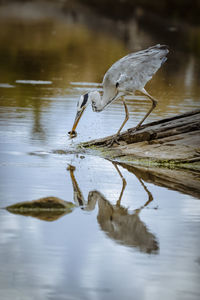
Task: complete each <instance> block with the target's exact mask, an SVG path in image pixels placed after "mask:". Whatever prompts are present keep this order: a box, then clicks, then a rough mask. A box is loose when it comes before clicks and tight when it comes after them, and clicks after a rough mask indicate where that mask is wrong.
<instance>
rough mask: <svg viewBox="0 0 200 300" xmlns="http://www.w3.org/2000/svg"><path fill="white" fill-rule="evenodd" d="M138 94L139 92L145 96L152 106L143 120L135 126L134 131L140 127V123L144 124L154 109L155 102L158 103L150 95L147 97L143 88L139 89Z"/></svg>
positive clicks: (147, 94)
mask: <svg viewBox="0 0 200 300" xmlns="http://www.w3.org/2000/svg"><path fill="white" fill-rule="evenodd" d="M140 92H141V93H142V94H144V95H145V96H147V97H148V98H149V99H150V100H151V102H152V106H151V108H150V109H149V111H148V112H147V113H146V115H145V116H144V118H143V119H142V120H141V121H140V122H139V123H138V124H137V126H136V127H135V129H138V128H139V127H140V126H141V125H142V123H143V122H144V120H146V118H147V117H148V116H149V115H150V113H151V112H152V110H153V109H154V108H155V107H156V105H157V102H158V101H157V100H156V99H154V98H153V97H152V96H151V95H149V93H148V92H147V91H146V90H145V89H144V88H143V89H141V90H140Z"/></svg>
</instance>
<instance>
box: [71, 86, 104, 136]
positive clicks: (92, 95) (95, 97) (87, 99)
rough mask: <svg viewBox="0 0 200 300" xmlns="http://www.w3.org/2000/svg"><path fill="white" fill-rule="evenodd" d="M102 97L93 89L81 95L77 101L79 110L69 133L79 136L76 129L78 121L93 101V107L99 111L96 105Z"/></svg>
mask: <svg viewBox="0 0 200 300" xmlns="http://www.w3.org/2000/svg"><path fill="white" fill-rule="evenodd" d="M100 99H101V97H100V94H99V92H97V91H92V92H89V93H87V94H85V95H81V97H80V98H79V100H78V103H77V112H76V116H75V120H74V124H73V126H72V130H71V131H69V132H68V134H69V135H70V137H71V138H74V137H76V136H77V133H76V131H75V129H76V127H77V125H78V122H79V121H80V118H81V116H82V114H83V112H84V110H85V109H86V107H87V106H88V104H89V103H92V109H93V110H94V111H97V109H96V105H98V103H99V101H100Z"/></svg>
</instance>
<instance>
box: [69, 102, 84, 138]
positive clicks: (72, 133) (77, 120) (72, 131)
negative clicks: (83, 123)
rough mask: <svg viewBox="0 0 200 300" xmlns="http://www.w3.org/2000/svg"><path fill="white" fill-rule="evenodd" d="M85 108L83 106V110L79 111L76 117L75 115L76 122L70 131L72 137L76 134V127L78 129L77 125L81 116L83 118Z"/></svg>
mask: <svg viewBox="0 0 200 300" xmlns="http://www.w3.org/2000/svg"><path fill="white" fill-rule="evenodd" d="M84 110H85V107H83V109H82V110H81V111H78V112H77V114H76V117H75V120H74V124H73V126H72V130H71V131H70V132H69V134H70V137H71V138H72V137H75V136H76V132H75V129H76V127H77V125H78V122H79V121H80V118H81V116H82V114H83V112H84Z"/></svg>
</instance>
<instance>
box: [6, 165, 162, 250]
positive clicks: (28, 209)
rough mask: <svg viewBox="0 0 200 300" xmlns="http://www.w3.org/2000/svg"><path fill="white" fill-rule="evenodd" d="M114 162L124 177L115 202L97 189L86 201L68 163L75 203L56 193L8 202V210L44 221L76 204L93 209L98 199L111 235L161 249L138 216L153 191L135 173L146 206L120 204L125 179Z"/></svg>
mask: <svg viewBox="0 0 200 300" xmlns="http://www.w3.org/2000/svg"><path fill="white" fill-rule="evenodd" d="M113 165H114V167H115V168H116V170H117V172H118V174H119V175H120V177H121V179H122V189H121V193H120V195H119V199H118V201H117V203H116V205H112V204H111V203H110V202H109V201H108V200H107V199H106V198H105V197H104V196H103V195H102V194H101V193H100V192H98V191H91V192H89V194H88V201H87V202H86V201H85V200H84V197H83V195H82V193H81V190H80V188H79V185H78V183H77V181H76V178H75V176H74V171H75V167H74V166H71V165H69V166H68V170H69V172H70V176H71V180H72V184H73V190H74V203H72V202H68V201H64V200H62V199H59V198H57V197H45V198H40V199H38V200H35V201H28V202H20V203H16V204H14V205H11V206H8V207H7V210H8V211H9V212H11V213H14V214H20V215H24V216H31V217H35V218H38V219H41V220H44V221H55V220H57V219H59V218H60V217H62V216H64V215H66V214H69V213H72V212H73V210H74V208H75V207H82V209H84V210H87V211H92V210H93V209H94V208H95V206H96V203H98V216H97V220H98V222H99V225H100V227H101V229H102V230H103V231H104V232H106V234H107V235H108V236H109V237H110V238H112V239H113V240H115V241H117V242H118V243H121V244H124V245H127V246H131V247H137V248H138V249H139V250H140V251H142V252H146V253H156V252H157V251H158V249H159V248H158V243H157V241H156V238H155V236H154V235H153V234H152V233H151V232H149V230H148V229H147V227H146V225H145V224H144V223H143V222H142V221H141V220H140V217H139V213H140V211H141V210H142V209H143V208H144V207H145V206H147V205H148V204H149V203H150V202H151V201H152V200H153V197H152V194H151V193H150V192H149V191H148V189H147V187H146V186H145V185H144V183H143V181H142V180H141V179H140V177H139V175H136V177H137V178H138V180H139V181H140V183H141V184H142V186H143V188H144V190H145V191H146V192H147V194H148V200H147V202H146V203H145V204H144V205H143V206H141V207H140V208H138V209H136V210H135V211H134V212H133V213H130V212H129V211H128V209H127V208H125V207H123V206H122V205H121V199H122V196H123V193H124V190H125V187H126V180H125V179H124V178H123V176H122V174H121V172H120V170H119V168H118V166H117V165H116V164H114V163H113Z"/></svg>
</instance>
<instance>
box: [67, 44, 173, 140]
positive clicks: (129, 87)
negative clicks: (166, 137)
mask: <svg viewBox="0 0 200 300" xmlns="http://www.w3.org/2000/svg"><path fill="white" fill-rule="evenodd" d="M168 52H169V51H168V49H167V46H166V45H160V44H157V45H155V46H153V47H150V48H148V49H145V50H141V51H138V52H135V53H130V54H128V55H126V56H125V57H123V58H121V59H120V60H118V61H116V62H115V63H114V64H113V65H112V66H111V67H110V68H109V70H108V71H107V72H106V73H105V75H104V78H103V83H102V85H103V95H102V96H101V95H100V93H99V92H98V91H91V92H88V93H86V94H85V95H82V96H81V97H80V99H79V101H78V103H77V113H76V116H75V120H74V123H73V126H72V130H71V131H69V132H68V134H69V135H70V137H71V138H73V137H75V136H76V135H77V133H76V131H75V129H76V127H77V125H78V122H79V120H80V118H81V116H82V114H83V112H84V110H85V108H86V107H87V106H88V104H89V103H91V105H92V109H93V111H95V112H100V111H102V110H104V109H105V108H106V107H107V106H108V105H109V104H111V103H112V102H113V101H115V100H117V99H118V98H121V99H122V102H123V105H124V109H125V119H124V121H123V123H122V124H121V126H120V128H119V130H118V131H117V133H116V135H115V136H114V138H113V140H112V142H111V145H112V144H113V143H114V142H116V143H118V140H117V138H118V136H119V133H120V132H121V130H122V128H123V127H124V125H125V124H126V122H127V121H128V119H129V112H128V108H127V105H126V102H125V99H124V96H125V95H128V94H133V95H134V93H135V91H140V92H141V93H142V94H144V95H145V96H147V97H148V98H149V99H150V100H151V102H152V106H151V108H150V109H149V111H148V112H147V113H146V115H145V116H144V118H143V119H142V120H141V121H140V122H139V123H138V124H137V126H136V127H135V129H136V130H137V129H138V128H139V127H140V126H141V125H142V123H143V122H144V121H145V119H146V118H147V117H148V115H149V114H150V113H151V112H152V110H153V109H154V108H155V107H156V104H157V100H156V99H154V98H153V97H152V96H151V95H150V94H149V93H148V92H147V91H146V90H145V88H144V87H145V85H146V83H147V82H148V81H149V80H150V79H151V78H152V76H153V75H154V74H155V73H156V72H157V70H158V69H159V68H160V67H161V65H162V64H163V63H164V62H165V61H166V60H167V58H166V55H167V54H168Z"/></svg>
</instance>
